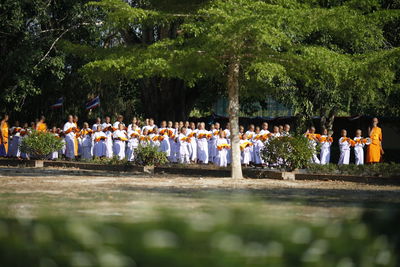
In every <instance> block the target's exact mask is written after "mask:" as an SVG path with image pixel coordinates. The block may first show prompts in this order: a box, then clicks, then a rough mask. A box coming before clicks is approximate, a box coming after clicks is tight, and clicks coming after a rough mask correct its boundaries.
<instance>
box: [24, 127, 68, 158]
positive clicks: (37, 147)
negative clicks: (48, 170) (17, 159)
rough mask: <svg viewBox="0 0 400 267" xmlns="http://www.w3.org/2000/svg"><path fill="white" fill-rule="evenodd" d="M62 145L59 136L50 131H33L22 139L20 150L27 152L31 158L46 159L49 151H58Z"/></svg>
mask: <svg viewBox="0 0 400 267" xmlns="http://www.w3.org/2000/svg"><path fill="white" fill-rule="evenodd" d="M62 147H63V143H62V141H61V139H60V138H57V137H56V136H54V135H53V134H51V133H44V132H38V131H33V132H32V133H31V134H30V135H28V136H27V137H25V138H24V139H22V142H21V145H20V149H21V152H23V153H27V154H29V156H30V157H31V158H33V159H46V158H48V157H49V155H50V153H52V152H54V151H59V150H60V149H61V148H62Z"/></svg>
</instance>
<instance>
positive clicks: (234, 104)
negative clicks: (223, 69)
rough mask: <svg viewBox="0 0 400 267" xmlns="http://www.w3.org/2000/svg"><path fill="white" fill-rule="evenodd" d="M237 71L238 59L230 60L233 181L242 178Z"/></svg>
mask: <svg viewBox="0 0 400 267" xmlns="http://www.w3.org/2000/svg"><path fill="white" fill-rule="evenodd" d="M239 69H240V64H239V59H238V58H236V57H233V58H231V60H230V62H229V66H228V98H229V107H228V113H229V123H230V125H231V129H230V130H231V149H232V163H231V177H232V178H234V179H241V178H243V174H242V165H241V163H240V146H239V141H240V139H239V107H240V106H239Z"/></svg>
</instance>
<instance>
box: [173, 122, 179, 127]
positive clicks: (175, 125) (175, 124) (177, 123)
mask: <svg viewBox="0 0 400 267" xmlns="http://www.w3.org/2000/svg"><path fill="white" fill-rule="evenodd" d="M174 128H175V129H178V128H179V122H178V121H176V122H175V123H174Z"/></svg>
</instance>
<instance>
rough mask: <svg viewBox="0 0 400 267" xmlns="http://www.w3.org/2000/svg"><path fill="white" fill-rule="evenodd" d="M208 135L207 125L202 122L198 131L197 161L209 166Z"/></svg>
mask: <svg viewBox="0 0 400 267" xmlns="http://www.w3.org/2000/svg"><path fill="white" fill-rule="evenodd" d="M208 134H209V132H208V131H207V130H205V123H204V122H201V123H200V125H199V130H198V131H197V138H196V139H197V159H198V162H199V163H203V164H208V139H209V138H208Z"/></svg>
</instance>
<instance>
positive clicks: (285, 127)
mask: <svg viewBox="0 0 400 267" xmlns="http://www.w3.org/2000/svg"><path fill="white" fill-rule="evenodd" d="M283 130H284V131H285V132H287V133H288V132H290V125H289V124H285V126H283Z"/></svg>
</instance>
